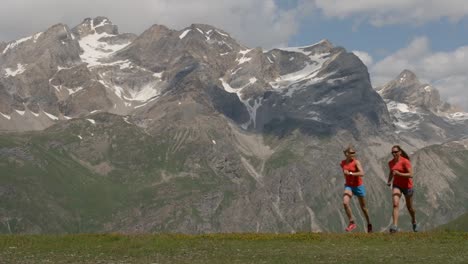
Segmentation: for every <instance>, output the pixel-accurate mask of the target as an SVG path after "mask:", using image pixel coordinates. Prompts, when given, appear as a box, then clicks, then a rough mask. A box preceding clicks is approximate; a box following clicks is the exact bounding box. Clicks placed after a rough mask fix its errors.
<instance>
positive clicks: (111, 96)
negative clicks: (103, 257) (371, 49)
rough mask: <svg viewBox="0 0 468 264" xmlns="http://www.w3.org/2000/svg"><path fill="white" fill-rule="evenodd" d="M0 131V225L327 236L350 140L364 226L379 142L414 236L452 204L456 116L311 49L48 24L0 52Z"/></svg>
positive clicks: (459, 177) (411, 86) (96, 23)
mask: <svg viewBox="0 0 468 264" xmlns="http://www.w3.org/2000/svg"><path fill="white" fill-rule="evenodd" d="M402 70H403V69H402ZM0 131H1V133H0V157H1V159H0V173H1V175H2V177H0V200H1V201H2V206H1V207H0V221H1V223H2V224H0V232H2V233H63V232H129V233H139V232H183V233H211V232H307V231H313V232H318V231H341V230H343V228H344V226H345V225H346V221H347V220H346V218H345V215H344V211H343V209H342V201H341V200H342V197H341V195H342V191H343V183H344V182H343V176H342V173H341V171H340V168H339V162H340V161H341V159H343V155H342V150H343V149H344V148H345V147H347V146H348V145H349V144H352V145H354V146H355V147H356V149H357V151H358V156H359V159H360V160H361V161H362V163H363V165H364V170H365V172H366V175H365V178H364V182H365V184H366V186H367V188H368V193H369V194H368V204H369V208H370V212H371V218H372V219H373V222H374V226H376V229H377V230H386V228H387V227H388V225H389V224H390V217H391V215H390V213H391V202H390V201H391V197H390V190H389V189H388V187H387V186H386V184H385V183H386V175H387V173H388V172H387V168H386V162H387V161H388V160H389V159H391V157H390V149H391V146H392V145H394V144H400V145H402V146H404V148H405V149H407V150H408V151H409V152H410V153H411V157H412V160H413V162H414V166H415V183H416V196H415V199H416V201H415V204H416V208H417V210H418V211H417V214H418V218H419V219H420V222H421V225H422V226H423V228H426V229H429V228H432V227H435V226H438V225H440V224H444V223H446V222H448V221H450V220H452V219H454V218H456V217H458V216H460V215H462V214H463V213H465V212H466V211H467V210H468V206H467V205H468V202H467V201H468V196H467V195H466V193H465V192H464V188H465V187H466V186H468V185H467V184H468V182H467V181H466V179H465V178H464V175H466V172H467V171H468V162H467V161H468V138H467V135H468V114H467V113H464V112H462V111H460V110H457V109H456V108H455V107H453V106H451V105H450V104H448V103H446V102H443V101H442V99H441V98H440V95H439V93H438V91H437V89H436V88H435V87H432V86H430V85H425V84H421V83H420V82H419V80H418V79H417V77H416V75H415V74H414V73H412V72H411V71H409V70H404V71H403V72H402V73H401V74H400V76H398V77H397V78H396V79H395V80H393V81H391V82H390V83H388V84H387V85H385V86H383V87H378V88H376V89H374V88H373V87H372V85H371V81H370V78H369V73H368V70H367V67H366V66H365V65H364V64H363V63H362V62H361V60H360V59H359V58H358V57H357V56H355V55H354V54H353V53H351V52H348V51H346V50H345V49H344V48H342V47H335V46H334V45H333V44H332V43H330V42H329V41H327V40H323V41H321V42H319V43H316V44H313V45H310V46H304V47H288V48H277V49H272V50H268V51H265V50H262V49H261V48H248V47H246V46H244V45H242V44H241V43H239V42H237V41H236V40H235V39H234V38H233V37H231V35H230V34H229V33H227V32H225V31H223V30H221V29H217V28H215V27H212V26H210V25H204V24H192V25H190V26H189V27H187V28H184V29H182V30H172V29H169V28H167V27H165V26H162V25H154V26H151V27H150V28H149V29H147V30H146V31H144V32H143V33H141V34H140V35H134V34H127V33H125V34H121V33H119V31H118V27H117V26H116V25H113V24H112V22H111V21H110V20H109V19H108V18H105V17H96V18H94V19H90V18H87V19H85V20H84V21H83V22H82V23H81V24H79V25H77V26H76V27H73V28H71V29H70V28H69V27H68V26H67V25H63V24H58V25H54V26H52V27H50V28H49V29H47V30H46V31H44V32H40V33H37V34H34V35H32V36H30V37H26V38H23V39H20V40H16V41H12V42H9V43H0ZM353 208H354V213H355V214H356V215H357V216H358V217H359V223H361V222H362V216H361V215H360V213H359V211H358V210H357V208H356V204H353ZM402 212H403V218H404V217H408V216H407V215H406V212H405V210H403V209H402ZM407 222H408V224H407V227H408V228H409V220H408V221H407ZM402 227H403V228H404V227H405V226H404V225H403V226H402Z"/></svg>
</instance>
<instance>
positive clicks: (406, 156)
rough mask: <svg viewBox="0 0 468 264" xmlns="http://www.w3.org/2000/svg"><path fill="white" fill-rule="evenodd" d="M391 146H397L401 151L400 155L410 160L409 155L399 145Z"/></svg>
mask: <svg viewBox="0 0 468 264" xmlns="http://www.w3.org/2000/svg"><path fill="white" fill-rule="evenodd" d="M393 148H397V149H398V150H399V151H400V152H401V156H403V158H405V159H407V160H410V157H409V156H408V154H407V153H406V152H405V151H404V150H403V149H402V148H401V147H400V146H399V145H395V146H393V147H392V149H393Z"/></svg>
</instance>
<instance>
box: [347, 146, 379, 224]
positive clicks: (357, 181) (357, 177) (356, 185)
mask: <svg viewBox="0 0 468 264" xmlns="http://www.w3.org/2000/svg"><path fill="white" fill-rule="evenodd" d="M343 152H344V154H345V156H346V159H345V160H342V161H341V164H340V165H341V168H342V170H343V175H344V178H345V188H344V193H343V205H344V209H345V212H346V215H347V216H348V219H349V224H348V227H346V229H345V230H346V232H350V231H352V230H354V229H355V228H356V227H357V226H356V223H355V222H354V218H353V214H352V212H351V206H350V204H349V203H350V201H351V198H352V197H353V194H354V195H356V196H357V197H358V200H359V205H360V206H361V210H362V212H363V213H364V216H365V218H366V221H367V232H368V233H371V232H372V224H371V223H370V220H369V212H368V210H367V207H366V199H365V196H366V188H365V187H364V184H363V182H362V176H364V170H363V169H362V166H361V162H359V160H357V159H356V151H355V150H354V149H353V148H352V147H348V148H347V149H345V150H344V151H343Z"/></svg>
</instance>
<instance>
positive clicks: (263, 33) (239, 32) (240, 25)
mask: <svg viewBox="0 0 468 264" xmlns="http://www.w3.org/2000/svg"><path fill="white" fill-rule="evenodd" d="M2 5H3V6H2V8H1V9H0V40H4V41H6V40H12V39H17V38H19V37H21V36H26V35H31V34H33V33H34V32H38V31H43V30H45V29H47V28H48V27H50V26H51V25H53V24H56V23H65V24H67V25H69V26H70V27H73V26H75V25H77V24H79V23H80V22H81V21H82V20H83V19H84V18H86V17H96V16H106V17H108V18H109V19H110V20H111V21H112V22H113V23H114V24H116V25H118V26H119V28H120V31H121V32H133V33H137V34H139V33H141V32H142V31H143V30H145V29H147V28H149V27H150V26H151V25H153V24H162V25H166V26H168V27H170V28H173V29H182V28H184V27H186V26H189V25H190V24H192V23H205V24H210V25H213V26H215V27H218V28H221V29H223V30H225V31H227V32H229V33H231V34H232V35H233V36H234V37H235V38H236V39H238V40H239V41H240V42H241V43H243V44H246V45H248V46H253V47H255V46H262V47H265V48H270V47H273V46H286V44H287V43H288V40H289V38H290V37H291V36H293V35H294V34H296V33H297V30H298V27H299V20H300V19H301V17H302V16H304V15H307V12H305V11H306V10H310V9H311V8H312V3H311V2H310V1H306V0H301V1H299V2H298V3H296V4H295V5H293V7H292V8H291V9H288V10H284V9H281V8H280V7H279V6H278V5H277V4H276V2H275V1H274V0H256V1H251V0H236V1H231V0H197V1H192V0H135V1H124V0H100V1H95V0H80V1H63V0H35V1H31V0H16V1H8V2H7V3H6V4H5V3H3V4H2Z"/></svg>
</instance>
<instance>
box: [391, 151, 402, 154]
mask: <svg viewBox="0 0 468 264" xmlns="http://www.w3.org/2000/svg"><path fill="white" fill-rule="evenodd" d="M398 152H400V151H399V150H397V151H392V154H396V153H398Z"/></svg>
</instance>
